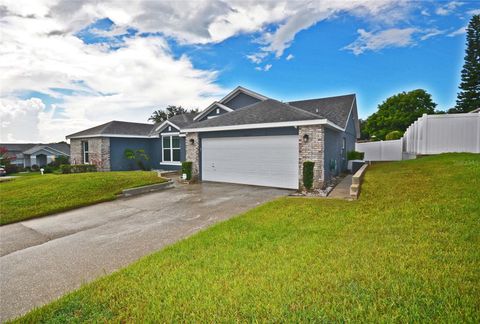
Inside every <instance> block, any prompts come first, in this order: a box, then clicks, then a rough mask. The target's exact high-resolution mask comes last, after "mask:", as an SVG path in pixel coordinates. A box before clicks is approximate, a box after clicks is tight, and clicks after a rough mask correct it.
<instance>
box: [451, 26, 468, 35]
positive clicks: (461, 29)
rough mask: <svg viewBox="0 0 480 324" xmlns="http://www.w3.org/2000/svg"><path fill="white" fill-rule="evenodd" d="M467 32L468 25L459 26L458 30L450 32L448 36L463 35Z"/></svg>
mask: <svg viewBox="0 0 480 324" xmlns="http://www.w3.org/2000/svg"><path fill="white" fill-rule="evenodd" d="M466 32H467V26H465V27H460V28H458V29H457V30H454V31H453V32H451V33H450V34H448V35H447V36H448V37H455V36H458V35H463V34H465V33H466Z"/></svg>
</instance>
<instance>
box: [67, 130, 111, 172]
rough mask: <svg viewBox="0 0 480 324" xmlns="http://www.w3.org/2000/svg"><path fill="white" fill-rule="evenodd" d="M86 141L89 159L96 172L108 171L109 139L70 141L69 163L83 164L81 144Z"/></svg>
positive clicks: (76, 139)
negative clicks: (95, 167)
mask: <svg viewBox="0 0 480 324" xmlns="http://www.w3.org/2000/svg"><path fill="white" fill-rule="evenodd" d="M83 141H88V151H89V159H90V163H91V164H95V165H96V166H97V170H98V171H110V138H108V137H92V138H75V139H71V140H70V162H71V163H72V164H82V163H83V152H82V142H83Z"/></svg>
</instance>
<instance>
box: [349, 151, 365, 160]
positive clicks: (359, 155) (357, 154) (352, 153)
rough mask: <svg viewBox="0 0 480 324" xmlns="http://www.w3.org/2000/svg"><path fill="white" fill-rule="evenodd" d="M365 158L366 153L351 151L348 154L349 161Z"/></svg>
mask: <svg viewBox="0 0 480 324" xmlns="http://www.w3.org/2000/svg"><path fill="white" fill-rule="evenodd" d="M364 156H365V153H364V152H358V151H349V152H348V153H347V159H348V160H363V157H364Z"/></svg>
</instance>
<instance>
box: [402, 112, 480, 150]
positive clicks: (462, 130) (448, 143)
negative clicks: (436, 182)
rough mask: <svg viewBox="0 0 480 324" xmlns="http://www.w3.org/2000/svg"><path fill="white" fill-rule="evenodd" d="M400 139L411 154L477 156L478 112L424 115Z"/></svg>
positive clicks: (479, 121) (479, 130)
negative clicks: (456, 153) (467, 154)
mask: <svg viewBox="0 0 480 324" xmlns="http://www.w3.org/2000/svg"><path fill="white" fill-rule="evenodd" d="M403 138H404V147H403V150H404V152H407V153H412V154H439V153H447V152H471V153H480V113H470V114H445V115H423V116H422V117H420V118H419V119H418V120H417V121H416V122H414V123H413V124H412V125H410V126H409V127H408V128H407V131H406V132H405V134H404V135H403Z"/></svg>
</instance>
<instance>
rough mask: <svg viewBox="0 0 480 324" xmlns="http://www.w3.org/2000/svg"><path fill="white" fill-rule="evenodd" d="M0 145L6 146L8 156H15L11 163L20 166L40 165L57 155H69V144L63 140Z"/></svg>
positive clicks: (52, 159)
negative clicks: (47, 142)
mask: <svg viewBox="0 0 480 324" xmlns="http://www.w3.org/2000/svg"><path fill="white" fill-rule="evenodd" d="M0 147H4V148H6V149H7V151H8V153H9V154H10V156H15V160H13V161H12V164H16V165H17V166H21V167H31V166H32V165H38V166H39V167H42V166H45V165H47V164H48V163H50V162H52V161H54V160H55V158H56V157H57V156H61V155H63V156H70V145H69V144H68V143H65V142H60V143H49V144H41V143H40V144H34V143H28V144H26V143H25V144H24V143H19V144H0Z"/></svg>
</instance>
